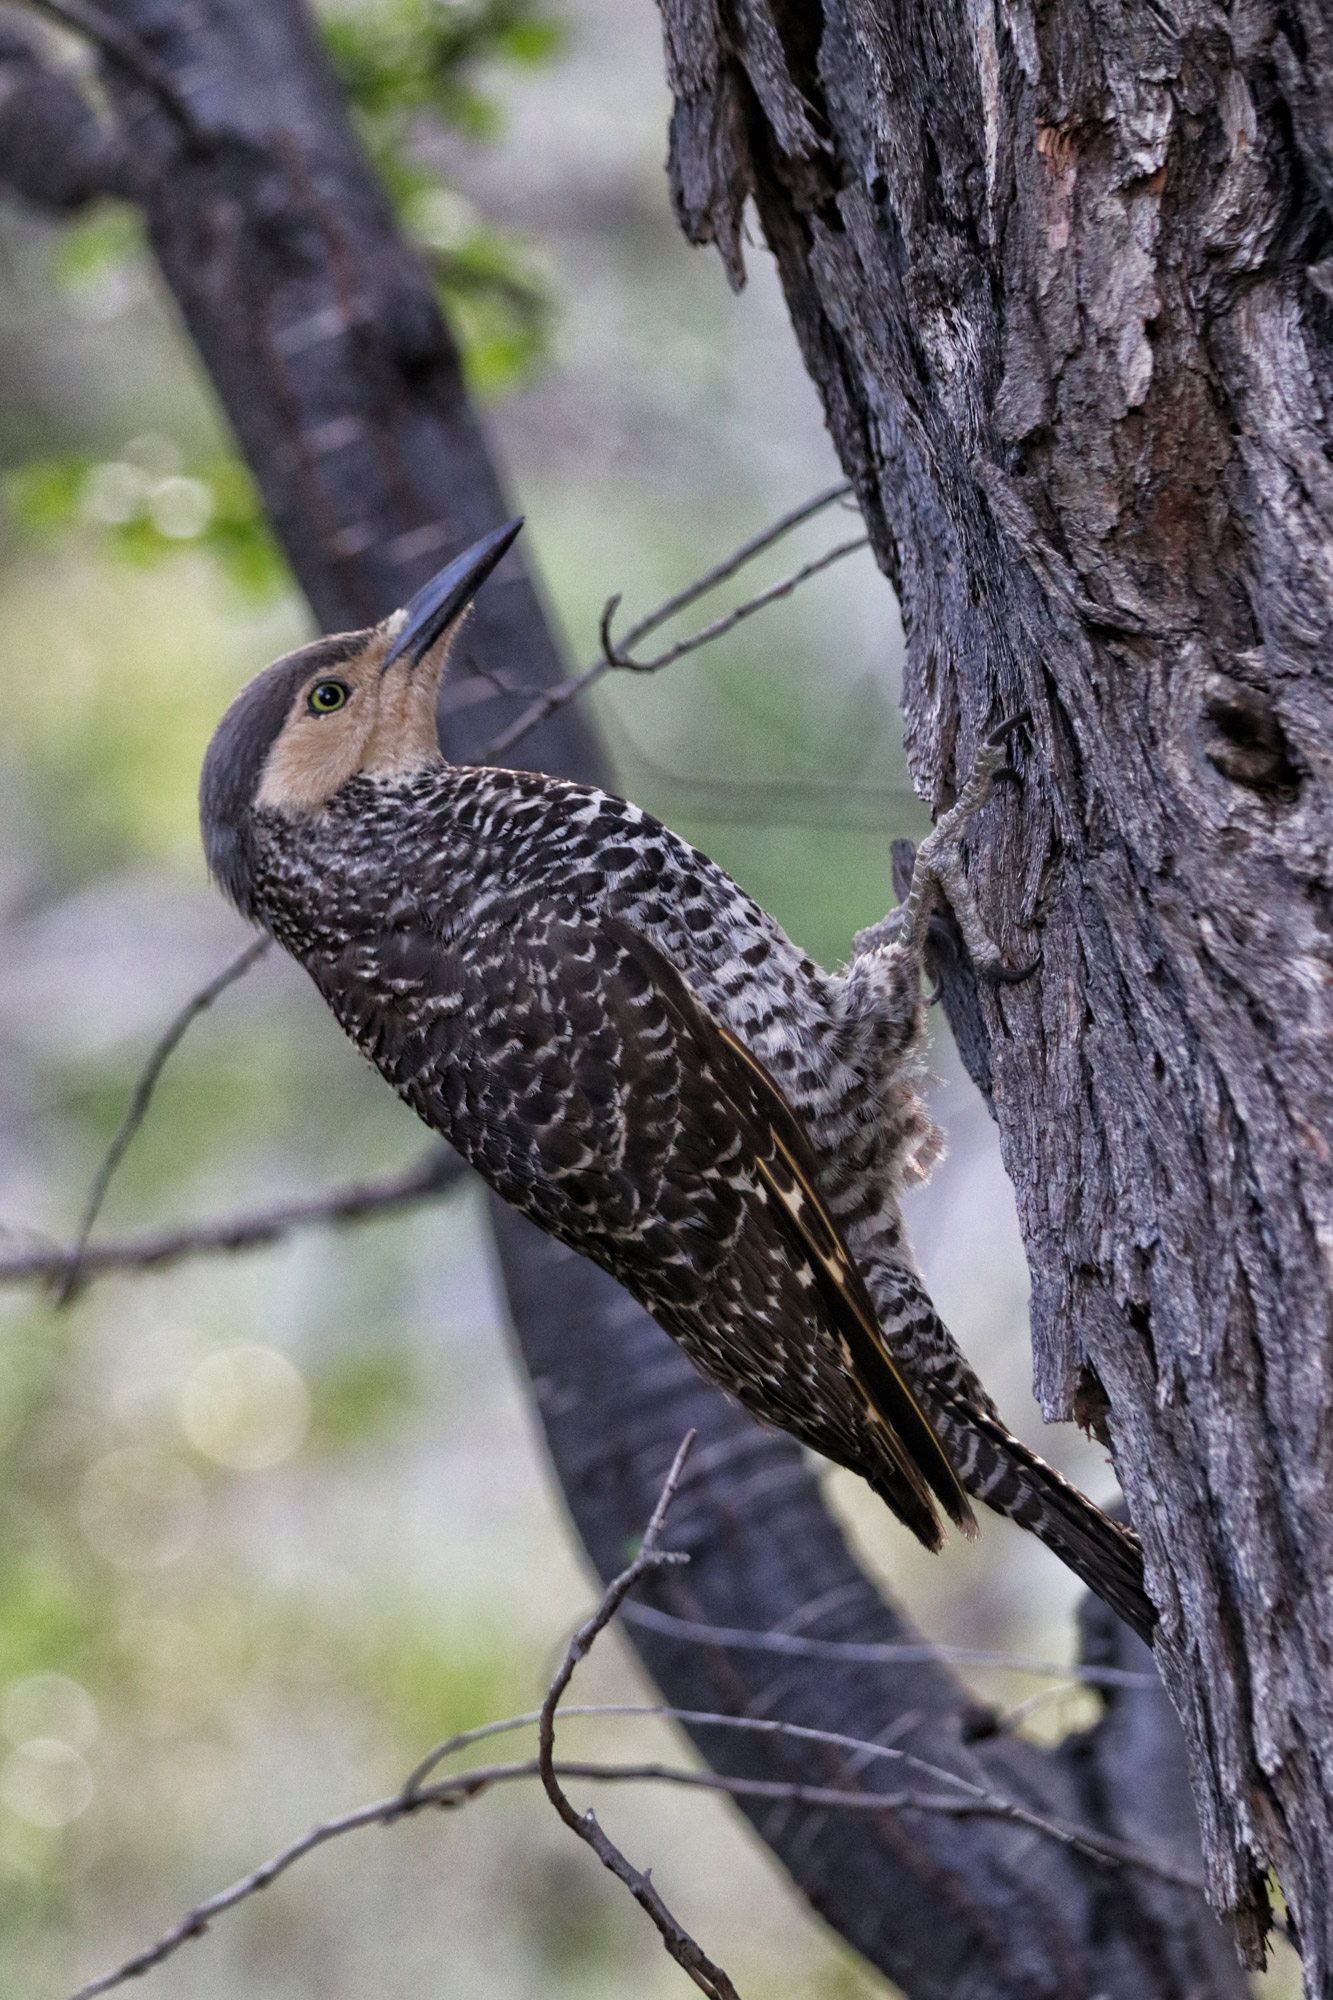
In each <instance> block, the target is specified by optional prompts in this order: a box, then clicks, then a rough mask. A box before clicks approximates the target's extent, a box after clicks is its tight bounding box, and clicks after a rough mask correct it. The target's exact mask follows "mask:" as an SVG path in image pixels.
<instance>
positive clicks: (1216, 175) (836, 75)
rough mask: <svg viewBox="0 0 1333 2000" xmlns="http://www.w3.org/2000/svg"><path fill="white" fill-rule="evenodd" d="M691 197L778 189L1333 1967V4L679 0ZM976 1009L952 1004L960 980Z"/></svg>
mask: <svg viewBox="0 0 1333 2000" xmlns="http://www.w3.org/2000/svg"><path fill="white" fill-rule="evenodd" d="M662 8H663V17H664V22H665V28H666V40H667V55H668V67H669V72H670V80H671V84H672V87H673V90H674V93H675V100H676V102H675V112H674V117H673V122H672V139H671V146H672V151H671V176H672V183H673V193H674V197H675V200H676V204H677V209H678V213H679V216H680V219H681V221H682V223H683V225H684V227H685V229H686V230H687V232H688V233H689V234H690V235H691V236H692V237H694V238H695V239H696V240H710V241H713V242H715V243H716V244H717V246H718V248H719V249H720V250H721V252H722V255H723V256H724V258H725V259H726V261H727V263H728V266H729V268H730V270H731V272H732V274H733V277H734V278H739V275H740V254H741V253H740V224H741V216H742V210H743V206H744V204H745V202H746V200H747V198H749V197H750V196H753V199H754V202H755V205H756V207H757V210H758V213H759V217H760V220H761V223H762V227H763V231H764V235H765V237H766V238H767V241H768V244H769V246H770V248H771V249H772V251H773V253H774V255H775V257H776V259H777V263H778V267H779V270H780V272H781V277H782V282H783V285H784V287H785V289H786V295H787V299H788V303H789V306H790V309H791V314H792V318H793V322H794V324H795V327H796V330H797V333H798V335H799V337H800V340H801V343H802V346H803V350H804V354H805V359H806V362H807V365H808V367H809V370H810V373H811V374H812V376H813V378H814V380H815V381H816V383H817V384H818V386H819V389H820V391H821V393H822V395H823V398H824V403H825V408H826V410H827V414H828V421H829V425H830V428H831V430H832V433H833V436H834V438H835V440H836V442H837V445H838V449H839V451H840V453H841V455H842V459H843V463H844V465H845V466H846V468H847V471H848V473H849V474H850V475H851V476H852V477H853V478H854V479H855V481H856V486H857V490H858V493H859V495H860V498H861V502H862V506H863V509H864V512H865V516H866V521H867V524H868V527H869V530H870V533H871V536H872V539H873V541H874V544H875V547H876V550H877V553H878V556H879V559H880V562H881V564H882V565H883V567H884V569H885V570H886V572H887V573H888V574H889V575H890V576H892V577H893V578H894V580H895V582H896V583H897V585H898V587H899V590H900V593H901V597H902V603H903V612H904V617H905V620H906V623H907V628H908V634H909V639H908V654H907V674H906V686H905V709H906V718H907V736H908V746H909V754H910V757H911V760H912V765H913V770H914V773H915V776H916V778H917V781H918V784H919V786H920V788H921V789H922V790H923V791H924V793H925V794H926V796H927V797H928V798H929V799H930V800H931V801H932V803H933V805H934V807H935V808H936V809H937V810H938V809H939V808H941V807H943V806H944V805H946V804H947V803H948V802H949V800H950V798H951V797H952V795H953V793H954V790H955V788H956V786H957V784H958V783H959V777H960V773H962V772H965V770H966V767H967V764H968V761H969V759H970V757H971V755H972V753H973V751H974V749H975V747H976V745H977V742H978V740H979V738H980V737H981V735H982V734H983V733H984V732H985V731H986V729H987V728H989V727H991V726H993V725H994V724H995V723H996V722H998V721H999V720H1000V719H1001V718H1002V717H1005V716H1009V715H1012V714H1013V713H1015V712H1016V711H1019V710H1024V709H1026V710H1029V711H1030V712H1031V717H1032V722H1031V730H1030V734H1031V745H1032V747H1031V754H1030V755H1029V756H1028V757H1027V759H1026V760H1025V762H1024V778H1025V783H1024V787H1023V793H1022V798H1021V801H1016V800H1015V798H1014V797H1013V795H1012V793H1010V794H1009V795H1007V796H1006V797H1005V799H1004V800H1003V802H1002V803H1001V804H1000V805H998V806H996V807H995V808H993V809H992V811H991V813H990V815H989V817H988V818H987V820H986V822H985V823H984V825H982V826H981V827H980V828H979V829H978V833H977V837H976V839H975V841H974V843H973V849H972V874H973V880H974V882H975V884H976V887H977V890H978V892H979V895H980V898H981V902H982V907H983V911H984V912H985V913H986V915H987V917H988V920H989V923H990V924H991V926H992V928H993V930H994V931H995V933H996V934H997V935H998V936H999V937H1001V938H1003V939H1004V940H1005V941H1006V942H1007V943H1009V944H1010V945H1011V946H1012V948H1013V949H1014V951H1015V952H1016V954H1017V955H1019V956H1023V955H1026V954H1027V953H1028V952H1029V951H1030V949H1031V946H1032V945H1033V944H1034V943H1039V945H1040V949H1041V952H1042V966H1041V971H1040V974H1039V976H1038V977H1037V978H1036V979H1034V980H1033V981H1031V982H1029V983H1028V984H1027V985H1024V986H1021V987H1009V988H1003V989H1000V990H998V991H992V992H988V993H984V994H982V995H981V998H980V1005H981V1018H982V1020H983V1023H984V1028H985V1041H986V1044H987V1047H986V1050H985V1065H986V1068H987V1070H988V1073H989V1075H990V1077H991V1079H992V1083H993V1091H994V1100H995V1107H996V1112H997V1116H998V1123H999V1129H1000V1137H1001V1144H1002V1147H1003V1151H1004V1158H1005V1163H1006V1167H1007V1169H1008V1172H1009V1174H1010V1177H1011V1179H1012V1181H1013V1183H1014V1186H1015V1188H1016V1190H1017V1195H1018V1204H1019V1211H1020V1217H1021V1221H1022V1226H1023V1231H1024V1236H1025V1240H1026V1245H1027V1252H1028V1259H1029V1263H1030V1266H1031V1271H1032V1280H1033V1302H1032V1334H1033V1345H1034V1352H1035V1359H1036V1375H1037V1383H1038V1389H1039V1394H1040V1396H1041V1399H1042V1402H1043V1405H1044V1408H1045V1411H1046V1414H1047V1415H1048V1416H1049V1417H1053V1418H1057V1417H1068V1416H1071V1415H1081V1416H1084V1417H1087V1418H1090V1419H1092V1420H1093V1421H1095V1422H1096V1423H1098V1424H1099V1425H1101V1426H1104V1427H1105V1428H1107V1429H1108V1430H1109V1434H1110V1436H1111V1438H1112V1439H1113V1442H1114V1450H1115V1459H1116V1466H1117V1470H1118V1472H1119V1474H1120V1478H1121V1482H1122V1484H1123V1486H1124V1489H1125V1492H1126V1494H1127V1497H1128V1500H1129V1504H1130V1507H1131V1510H1132V1514H1133V1518H1134V1520H1135V1523H1136V1524H1137V1526H1138V1528H1139V1530H1140V1532H1141V1534H1142V1536H1143V1539H1144V1543H1145V1546H1146V1550H1147V1557H1148V1568H1149V1580H1150V1587H1151V1590H1152V1593H1153V1595H1154V1597H1155V1599H1156V1601H1157V1603H1158V1604H1159V1606H1160V1608H1161V1612H1162V1623H1161V1637H1160V1641H1159V1644H1158V1647H1157V1653H1158V1658H1159V1662H1160V1664H1161V1667H1162V1671H1163V1674H1164V1676H1165V1679H1166V1682H1167V1686H1168V1688H1169V1690H1170V1693H1171V1696H1172V1699H1173V1701H1174V1702H1175V1705H1176V1707H1177V1709H1178V1710H1179V1712H1180V1715H1181V1717H1182V1719H1183V1721H1184V1725H1185V1731H1186V1736H1187V1739H1188V1743H1189V1747H1190V1754H1191V1764H1192V1769H1193V1777H1194V1783H1195V1789H1196V1796H1197V1800H1198V1804H1199V1807H1200V1812H1201V1818H1202V1824H1203V1834H1204V1844H1205V1850H1206V1855H1207V1862H1208V1872H1209V1882H1210V1888H1211V1892H1212V1894H1213V1896H1214V1898H1215V1900H1216V1903H1217V1904H1218V1906H1219V1907H1220V1908H1223V1909H1226V1910H1230V1911H1232V1912H1234V1913H1235V1915H1236V1919H1237V1924H1238V1929H1239V1933H1240V1936H1241V1939H1242V1942H1243V1945H1244V1947H1245V1950H1246V1954H1247V1957H1248V1958H1249V1959H1250V1960H1251V1961H1252V1962H1253V1961H1256V1960H1258V1959H1259V1958H1260V1957H1261V1956H1262V1939H1263V1936H1264V1933H1265V1930H1266V1927H1267V1922H1268V1894H1267V1888H1266V1884H1265V1879H1264V1878H1265V1873H1266V1871H1267V1870H1268V1869H1269V1868H1270V1867H1272V1868H1276V1870H1277V1872H1278V1875H1279V1877H1280V1879H1281V1881H1282V1883H1283V1886H1284V1888H1285V1890H1286V1893H1287V1896H1288V1899H1289V1902H1290V1904H1291V1906H1292V1908H1293V1910H1294V1912H1295V1914H1296V1917H1297V1920H1298V1923H1299V1928H1300V1935H1301V1941H1302V1947H1303V1951H1304V1954H1305V1962H1306V1972H1307V1978H1308V1980H1309V1983H1310V1987H1311V1990H1312V1991H1316V1992H1320V1993H1326V1992H1333V1897H1331V1896H1330V1895H1329V1883H1330V1881H1333V1702H1331V1701H1330V1654H1331V1652H1333V1408H1331V1407H1330V1405H1331V1403H1333V1371H1331V1369H1330V1359H1331V1357H1330V1331H1331V1328H1330V1311H1329V1268H1330V1255H1331V1251H1330V1246H1331V1245H1333V1147H1331V1145H1330V1140H1333V1118H1331V1117H1330V1111H1331V1110H1333V1098H1331V1090H1333V1062H1331V1061H1330V1056H1331V1055H1333V1044H1331V1043H1330V1034H1329V1026H1330V1022H1329V1011H1330V1008H1329V995H1330V971H1331V969H1333V944H1331V935H1330V888H1331V887H1333V869H1331V866H1330V851H1329V848H1330V840H1329V836H1330V816H1329V783H1330V752H1329V745H1330V743H1333V729H1331V728H1330V724H1331V723H1333V715H1330V692H1331V691H1333V671H1331V669H1333V646H1331V645H1330V640H1331V639H1333V466H1331V465H1330V444H1331V442H1333V440H1331V438H1330V423H1329V407H1330V406H1329V398H1330V393H1333V306H1331V305H1330V300H1333V256H1331V255H1330V251H1331V250H1333V241H1331V232H1330V215H1331V212H1333V116H1331V115H1330V114H1331V113H1333V28H1331V27H1330V20H1329V15H1328V10H1327V8H1326V7H1324V8H1321V7H1319V6H1317V5H1316V4H1315V0H1293V4H1290V5H1266V4H1261V3H1260V0H1235V4H1234V5H1232V6H1231V7H1229V8H1227V9H1225V10H1224V9H1220V8H1215V7H1213V6H1211V5H1205V4H1203V0H1173V4H1172V5H1171V6H1170V7H1165V6H1160V5H1157V4H1154V3H1153V0H1130V4H1128V5H1126V6H1124V7H1123V8H1122V7H1107V6H1103V5H1101V4H1099V0H1062V4H1059V5H1037V4H1034V0H1003V4H1000V5H997V4H995V0H935V4H931V5H925V4H921V0H824V4H822V5H811V6H804V7H797V6H794V5H792V4H790V0H726V4H715V0H662ZM946 1004H948V996H947V994H946Z"/></svg>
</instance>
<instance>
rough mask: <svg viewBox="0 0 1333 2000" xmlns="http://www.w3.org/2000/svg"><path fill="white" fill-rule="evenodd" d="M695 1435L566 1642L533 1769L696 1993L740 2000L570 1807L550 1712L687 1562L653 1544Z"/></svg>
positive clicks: (635, 1874) (610, 1844) (642, 1876)
mask: <svg viewBox="0 0 1333 2000" xmlns="http://www.w3.org/2000/svg"><path fill="white" fill-rule="evenodd" d="M694 1436H695V1434H694V1432H693V1431H689V1432H688V1433H687V1434H686V1436H685V1438H684V1439H683V1441H682V1443H681V1446H680V1449H679V1451H678V1452H677V1453H676V1456H675V1458H674V1459H673V1460H672V1461H671V1470H670V1471H669V1472H668V1474H667V1477H666V1484H665V1485H664V1486H663V1488H662V1495H661V1498H660V1499H659V1501H658V1503H657V1505H656V1507H654V1509H653V1517H652V1519H651V1520H650V1521H649V1523H648V1527H647V1529H646V1531H645V1533H644V1537H643V1545H642V1547H641V1548H640V1550H639V1553H638V1555H637V1556H636V1557H635V1558H634V1561H633V1562H632V1563H631V1564H630V1566H629V1568H628V1569H624V1570H622V1571H621V1572H620V1575H619V1576H618V1577H616V1578H615V1579H614V1580H613V1581H612V1582H611V1583H609V1584H608V1585H607V1587H606V1590H605V1591H604V1592H603V1594H602V1601H601V1603H600V1604H599V1605H598V1607H597V1609H596V1610H595V1611H594V1612H593V1614H592V1617H591V1618H589V1619H587V1620H586V1621H585V1623H584V1624H582V1625H580V1627H579V1629H578V1631H577V1632H576V1633H575V1634H574V1636H573V1638H572V1639H571V1640H570V1642H569V1646H568V1649H567V1651H566V1653H565V1657H564V1659H563V1660H562V1661H561V1662H560V1667H559V1670H558V1671H557V1673H556V1676H555V1679H554V1680H553V1681H552V1682H551V1685H550V1687H549V1689H548V1690H547V1695H546V1699H545V1701H544V1702H543V1703H542V1706H541V1714H540V1716H539V1717H538V1720H537V1769H538V1774H539V1776H540V1778H541V1781H542V1786H543V1788H544V1790H545V1792H546V1796H547V1798H548V1799H549V1800H550V1801H551V1804H552V1805H553V1806H554V1807H555V1809H556V1811H557V1812H558V1813H559V1815H560V1817H561V1819H562V1820H563V1821H564V1823H565V1825H566V1826H567V1827H568V1828H569V1829H570V1831H571V1832H572V1833H576V1834H577V1835H578V1837H579V1839H580V1840H582V1841H586V1843H587V1845H588V1846H589V1847H590V1848H591V1849H592V1851H593V1853H594V1854H595V1855H596V1856H597V1859H598V1860H599V1861H600V1862H601V1864H602V1866H603V1868H607V1869H609V1870H610V1872H611V1873H612V1874H613V1875H614V1876H615V1877H616V1879H617V1881H619V1882H623V1883H624V1884H625V1887H626V1888H627V1889H628V1890H629V1892H630V1894H631V1896H633V1898H634V1900H635V1902H636V1903H637V1904H638V1905H639V1907H640V1908H641V1909H643V1910H646V1911H647V1913H648V1915H649V1916H650V1917H651V1918H652V1920H653V1922H654V1923H655V1924H656V1926H657V1929H658V1934H659V1935H660V1937H661V1939H662V1943H663V1944H664V1945H665V1946H666V1949H667V1951H668V1952H669V1953H670V1955H671V1957H672V1958H674V1959H675V1961H676V1963H677V1965H679V1966H680V1967H681V1969H682V1970H683V1971H684V1972H686V1973H688V1974H689V1977H690V1978H691V1979H692V1980H693V1982H694V1984H695V1985H696V1986H697V1987H698V1988H699V1991H700V1992H701V1993H706V1994H707V1995H708V1996H709V2000H740V1996H739V1994H738V1993H737V1991H736V1988H735V1987H734V1986H733V1985H732V1983H731V1981H730V1979H728V1977H727V1975H726V1973H725V1972H724V1971H723V1970H722V1968H721V1966H720V1965H715V1964H714V1963H713V1961H712V1959H711V1958H709V1957H708V1955H707V1953H706V1952H705V1951H704V1950H703V1949H702V1947H701V1946H700V1945H699V1944H698V1943H697V1942H696V1940H695V1939H694V1938H692V1937H691V1936H690V1934H689V1932H688V1931H687V1930H686V1929H685V1928H684V1927H683V1925H681V1924H680V1923H678V1922H677V1920H676V1918H675V1917H673V1916H672V1914H671V1912H670V1910H669V1909H668V1908H667V1906H666V1904H665V1903H664V1902H663V1900H662V1898H661V1896H660V1895H659V1894H658V1892H657V1890H656V1889H655V1888H654V1887H653V1884H652V1878H651V1877H650V1876H649V1875H648V1874H647V1872H646V1871H643V1870H640V1869H638V1868H636V1867H635V1866H634V1865H633V1863H632V1862H631V1861H629V1860H628V1859H627V1858H626V1856H625V1855H624V1854H622V1853H621V1851H620V1849H619V1848H618V1847H617V1846H616V1844H615V1842H614V1841H613V1840H611V1839H610V1838H609V1837H608V1835H607V1834H606V1833H604V1832H603V1830H602V1828H601V1827H600V1826H599V1825H598V1823H597V1818H596V1815H595V1814H594V1812H593V1810H592V1808H591V1807H589V1808H588V1810H587V1812H585V1813H580V1812H576V1811H575V1809H574V1807H573V1806H572V1805H571V1803H570V1800H569V1795H568V1794H567V1792H566V1791H565V1789H564V1787H563V1785H562V1784H561V1783H560V1778H559V1775H558V1774H557V1771H556V1767H555V1714H556V1710H557V1708H558V1707H559V1705H560V1697H561V1696H562V1695H563V1694H564V1692H565V1689H566V1688H567V1687H568V1686H569V1683H570V1681H571V1680H572V1679H573V1677H574V1670H575V1668H576V1667H577V1666H578V1664H579V1662H580V1660H582V1659H584V1658H586V1656H587V1654H588V1653H589V1651H590V1650H591V1648H592V1646H593V1643H594V1642H595V1640H596V1639H597V1636H598V1634H599V1633H601V1632H603V1631H605V1629H606V1627H607V1626H608V1625H609V1624H610V1622H611V1620H612V1619H613V1618H614V1617H615V1615H616V1612H617V1611H618V1610H619V1609H620V1607H621V1605H622V1604H623V1603H624V1601H625V1599H626V1597H628V1595H629V1593H630V1591H631V1590H633V1588H634V1586H635V1584H636V1583H638V1582H639V1581H640V1579H641V1578H642V1577H645V1576H647V1575H649V1573H650V1572H651V1571H653V1570H656V1569H661V1568H663V1567H664V1566H665V1565H666V1564H667V1563H681V1562H688V1560H689V1558H688V1556H686V1555H684V1554H682V1553H681V1552H680V1551H678V1550H667V1549H662V1548H659V1546H658V1543H659V1541H660V1539H661V1534H662V1526H663V1523H664V1522H665V1520H666V1516H667V1509H668V1508H669V1507H670V1505H671V1502H672V1500H673V1498H674V1497H675V1492H676V1487H677V1486H678V1484H679V1483H680V1476H681V1473H682V1472H683V1471H684V1469H685V1460H686V1458H687V1456H688V1454H689V1450H690V1446H691V1445H692V1444H693V1443H694Z"/></svg>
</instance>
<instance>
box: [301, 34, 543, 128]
mask: <svg viewBox="0 0 1333 2000" xmlns="http://www.w3.org/2000/svg"><path fill="white" fill-rule="evenodd" d="M322 26H323V31H324V45H325V47H326V49H327V50H328V52H329V55H330V56H331V58H332V60H333V65H334V68H335V69H336V70H337V72H338V75H339V78H340V79H341V82H342V86H343V89H344V90H345V91H346V92H347V95H348V97H349V98H350V100H351V102H352V103H353V104H354V105H355V106H356V108H357V110H358V111H359V112H360V113H361V115H362V117H363V118H364V119H366V120H368V121H374V123H373V124H372V126H371V130H372V132H373V135H374V139H375V142H376V146H377V148H378V147H382V146H385V145H396V146H398V147H401V146H402V145H403V144H404V142H405V127H406V123H407V121H408V120H409V119H410V118H411V117H412V115H413V114H414V113H419V112H423V111H428V112H430V113H432V114H433V115H434V116H435V117H436V118H439V119H440V120H441V121H442V122H443V123H444V124H446V125H449V126H452V127H453V128H454V130H456V131H460V132H465V133H467V134H468V135H469V136H470V137H473V138H488V137H490V136H492V135H493V134H494V133H495V132H496V131H497V129H498V127H499V124H500V120H501V110H500V104H499V101H498V99H497V98H496V96H495V95H494V94H493V93H492V92H488V91H486V90H485V89H484V88H482V87H481V85H480V84H479V83H478V81H477V76H476V72H477V69H478V67H479V66H481V65H483V64H486V63H491V64H494V63H516V64H519V65H521V66H523V67H531V66H532V65H533V64H534V63H540V62H546V61H548V60H549V59H550V57H552V56H553V55H554V54H555V53H556V51H557V50H558V49H559V47H560V43H561V32H560V28H559V25H558V24H557V22H556V21H554V20H553V19H552V18H551V16H550V15H549V14H547V13H546V12H545V11H544V10H543V8H542V7H541V6H540V5H539V4H538V0H383V4H379V5H373V6H368V7H357V8H355V9H352V8H345V9H337V10H334V9H326V10H325V12H324V14H323V16H322Z"/></svg>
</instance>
